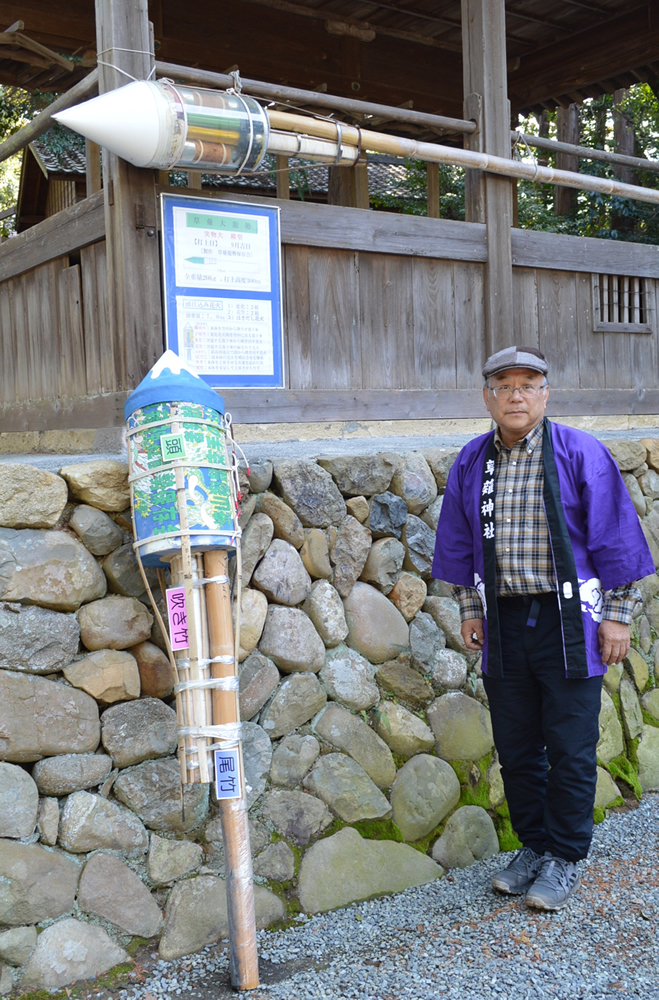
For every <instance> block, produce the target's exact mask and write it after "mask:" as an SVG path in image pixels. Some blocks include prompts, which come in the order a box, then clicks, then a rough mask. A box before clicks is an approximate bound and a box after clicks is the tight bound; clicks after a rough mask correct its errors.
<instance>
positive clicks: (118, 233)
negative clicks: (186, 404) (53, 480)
mask: <svg viewBox="0 0 659 1000" xmlns="http://www.w3.org/2000/svg"><path fill="white" fill-rule="evenodd" d="M96 36H97V51H98V52H99V54H100V53H102V54H103V63H104V64H103V65H99V91H100V92H101V93H102V94H103V93H105V92H106V91H108V90H113V89H114V88H116V87H122V86H124V84H125V83H126V80H127V75H126V74H129V75H130V77H133V78H135V79H138V80H145V79H147V78H148V77H149V76H150V74H151V71H152V69H153V58H152V56H150V55H149V52H150V51H152V49H151V38H150V31H149V20H148V10H147V0H96ZM105 64H107V65H105ZM103 193H104V205H105V232H106V240H107V261H108V303H109V320H110V335H111V343H112V344H113V345H114V350H115V364H116V371H117V373H118V377H119V385H120V386H121V387H122V388H126V389H130V388H133V387H134V386H136V385H137V383H138V382H139V381H140V380H141V379H142V378H143V377H144V376H145V375H146V373H147V372H148V371H149V369H150V368H151V367H152V366H153V365H154V364H155V361H156V360H157V358H158V357H159V356H160V355H161V353H162V350H163V333H162V315H161V304H160V259H159V253H158V238H157V211H156V190H155V175H154V171H152V170H141V169H140V168H138V167H134V166H132V164H130V163H127V162H126V160H122V159H120V158H119V157H117V156H115V155H114V154H113V153H110V152H109V151H108V150H106V149H104V150H103Z"/></svg>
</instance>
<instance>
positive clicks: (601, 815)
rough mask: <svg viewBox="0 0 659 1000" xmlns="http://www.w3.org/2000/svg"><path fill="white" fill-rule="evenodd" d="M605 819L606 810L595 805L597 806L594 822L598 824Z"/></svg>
mask: <svg viewBox="0 0 659 1000" xmlns="http://www.w3.org/2000/svg"><path fill="white" fill-rule="evenodd" d="M605 819H606V810H605V809H601V808H600V807H599V806H595V808H594V809H593V822H594V823H595V825H597V824H598V823H603V822H604V820H605Z"/></svg>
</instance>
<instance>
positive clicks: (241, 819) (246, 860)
mask: <svg viewBox="0 0 659 1000" xmlns="http://www.w3.org/2000/svg"><path fill="white" fill-rule="evenodd" d="M228 563H229V559H228V554H227V552H226V551H224V550H221V549H215V550H213V551H211V552H206V553H205V555H204V572H205V574H206V578H207V579H211V578H213V577H216V576H221V577H226V578H227V580H228V576H229V567H228ZM206 608H207V613H208V637H209V649H210V654H209V655H210V656H211V657H215V656H226V657H230V656H233V655H234V641H233V621H232V617H231V591H230V587H229V584H228V583H226V584H222V583H220V584H216V583H213V584H208V585H207V586H206ZM236 667H237V664H236V663H233V664H229V663H211V674H212V676H213V677H232V676H235V674H236V673H237V670H236ZM212 704H213V724H214V725H226V724H231V723H237V722H239V720H240V714H239V708H238V693H237V692H236V691H219V690H213V693H212ZM220 821H221V823H222V838H223V841H224V857H225V868H226V883H227V910H228V914H229V930H230V937H229V951H230V962H231V982H232V985H233V986H234V988H235V989H239V990H253V989H255V988H256V987H257V986H258V985H259V964H258V953H257V949H256V916H255V911H254V891H253V886H252V856H251V852H250V847H249V823H248V818H247V802H246V800H245V797H244V796H243V798H241V799H227V800H226V801H224V802H221V803H220Z"/></svg>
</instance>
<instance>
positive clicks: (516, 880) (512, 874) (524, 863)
mask: <svg viewBox="0 0 659 1000" xmlns="http://www.w3.org/2000/svg"><path fill="white" fill-rule="evenodd" d="M543 861H544V858H543V857H541V855H540V854H536V853H535V851H532V850H531V848H530V847H523V848H522V849H521V851H518V852H517V854H516V855H515V857H514V858H513V860H512V861H511V862H510V864H509V865H508V867H507V868H504V869H503V871H500V872H499V874H498V875H495V876H494V878H493V879H492V888H493V889H496V890H497V891H498V892H505V893H506V894H507V895H509V896H521V895H522V893H524V892H527V890H528V889H530V888H531V886H532V885H533V883H534V881H535V879H536V878H537V876H538V873H539V871H540V869H541V867H542V862H543Z"/></svg>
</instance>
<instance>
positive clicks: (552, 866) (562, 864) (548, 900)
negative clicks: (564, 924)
mask: <svg viewBox="0 0 659 1000" xmlns="http://www.w3.org/2000/svg"><path fill="white" fill-rule="evenodd" d="M541 862H542V867H541V869H540V874H539V875H538V877H537V878H536V880H535V882H534V883H533V885H532V887H531V888H530V889H529V891H528V892H527V894H526V899H525V900H524V902H525V903H526V905H527V906H531V907H533V909H534V910H562V909H563V907H564V906H567V904H568V902H569V899H570V896H571V895H572V893H573V892H574V891H575V890H576V889H578V888H579V883H580V881H581V880H580V878H579V871H578V869H577V866H576V864H575V863H574V862H573V861H565V860H564V859H563V858H556V857H554V855H553V854H551V853H550V852H549V851H545V856H544V857H543V858H542V859H541Z"/></svg>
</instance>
